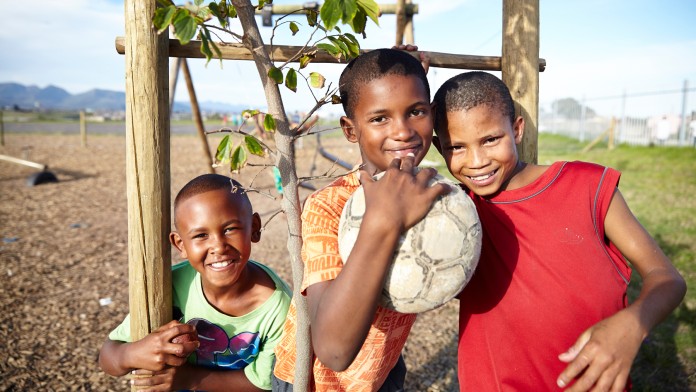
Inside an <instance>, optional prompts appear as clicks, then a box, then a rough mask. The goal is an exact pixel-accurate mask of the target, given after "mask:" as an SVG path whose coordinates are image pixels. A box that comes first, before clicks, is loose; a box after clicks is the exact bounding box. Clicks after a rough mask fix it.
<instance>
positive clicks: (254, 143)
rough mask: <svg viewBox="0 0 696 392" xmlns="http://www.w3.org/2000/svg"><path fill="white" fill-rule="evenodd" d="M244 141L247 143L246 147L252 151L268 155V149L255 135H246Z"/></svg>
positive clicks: (259, 154) (261, 155)
mask: <svg viewBox="0 0 696 392" xmlns="http://www.w3.org/2000/svg"><path fill="white" fill-rule="evenodd" d="M244 143H245V144H246V148H247V150H249V152H250V153H252V154H254V155H257V156H260V157H263V156H265V155H266V151H265V150H264V149H263V147H262V146H261V143H259V140H258V139H256V138H255V137H253V136H251V135H247V136H244Z"/></svg>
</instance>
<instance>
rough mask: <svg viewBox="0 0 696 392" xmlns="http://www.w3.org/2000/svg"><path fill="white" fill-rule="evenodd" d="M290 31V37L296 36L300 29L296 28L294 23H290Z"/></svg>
mask: <svg viewBox="0 0 696 392" xmlns="http://www.w3.org/2000/svg"><path fill="white" fill-rule="evenodd" d="M290 31H292V35H293V36H294V35H295V34H297V32H298V31H300V28H299V27H297V23H295V22H290Z"/></svg>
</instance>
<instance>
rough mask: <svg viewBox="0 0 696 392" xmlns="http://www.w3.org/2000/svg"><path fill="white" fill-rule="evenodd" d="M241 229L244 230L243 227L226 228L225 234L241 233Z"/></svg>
mask: <svg viewBox="0 0 696 392" xmlns="http://www.w3.org/2000/svg"><path fill="white" fill-rule="evenodd" d="M241 229H242V228H241V227H237V226H230V227H226V228H225V234H232V233H234V232H237V231H239V230H241Z"/></svg>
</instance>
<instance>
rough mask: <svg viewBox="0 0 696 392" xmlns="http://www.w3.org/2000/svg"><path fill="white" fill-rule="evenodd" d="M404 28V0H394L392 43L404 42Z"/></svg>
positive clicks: (400, 43) (399, 43)
mask: <svg viewBox="0 0 696 392" xmlns="http://www.w3.org/2000/svg"><path fill="white" fill-rule="evenodd" d="M405 28H406V0H397V1H396V41H395V43H394V45H396V46H399V45H402V44H403V43H404V29H405Z"/></svg>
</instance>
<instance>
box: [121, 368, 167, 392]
mask: <svg viewBox="0 0 696 392" xmlns="http://www.w3.org/2000/svg"><path fill="white" fill-rule="evenodd" d="M177 369H179V368H178V367H175V366H168V367H165V368H164V369H163V370H159V371H155V372H153V371H151V370H146V369H138V370H134V371H133V372H131V376H130V379H131V381H130V383H131V385H133V386H135V387H136V389H137V390H138V391H147V392H155V391H172V390H175V389H179V387H175V384H174V379H175V377H176V372H177Z"/></svg>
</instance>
